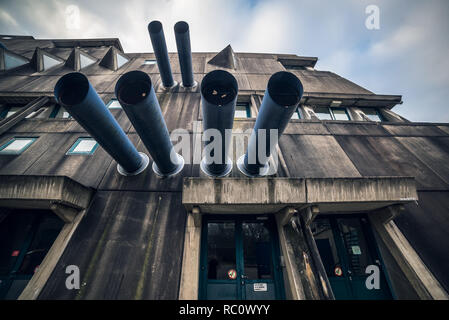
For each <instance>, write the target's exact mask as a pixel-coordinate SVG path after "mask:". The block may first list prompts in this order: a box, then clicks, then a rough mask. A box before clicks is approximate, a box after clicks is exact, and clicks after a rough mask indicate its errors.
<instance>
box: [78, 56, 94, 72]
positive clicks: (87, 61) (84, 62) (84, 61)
mask: <svg viewBox="0 0 449 320" xmlns="http://www.w3.org/2000/svg"><path fill="white" fill-rule="evenodd" d="M94 63H95V60H93V59H91V58H89V57H88V56H86V55H84V54H82V53H80V67H81V69H83V68H86V67H88V66H90V65H91V64H94Z"/></svg>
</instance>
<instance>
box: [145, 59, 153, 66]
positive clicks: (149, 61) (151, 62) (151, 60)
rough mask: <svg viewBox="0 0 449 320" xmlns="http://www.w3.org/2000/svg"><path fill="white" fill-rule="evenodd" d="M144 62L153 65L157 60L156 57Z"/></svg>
mask: <svg viewBox="0 0 449 320" xmlns="http://www.w3.org/2000/svg"><path fill="white" fill-rule="evenodd" d="M143 64H144V65H147V66H151V65H153V64H156V60H154V59H147V60H145V61H144V62H143Z"/></svg>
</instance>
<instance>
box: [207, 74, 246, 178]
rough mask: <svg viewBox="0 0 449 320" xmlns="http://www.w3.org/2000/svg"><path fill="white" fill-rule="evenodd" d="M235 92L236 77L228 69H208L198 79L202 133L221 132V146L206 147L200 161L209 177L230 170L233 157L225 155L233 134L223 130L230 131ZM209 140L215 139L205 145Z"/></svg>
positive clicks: (235, 99) (223, 173) (220, 175)
mask: <svg viewBox="0 0 449 320" xmlns="http://www.w3.org/2000/svg"><path fill="white" fill-rule="evenodd" d="M237 93H238V85H237V80H236V79H235V78H234V76H233V75H232V74H230V73H229V72H227V71H223V70H215V71H212V72H209V73H208V74H206V76H205V77H204V78H203V81H202V82H201V108H202V110H203V132H204V133H203V134H205V135H206V136H208V134H207V130H209V129H215V130H217V131H218V132H219V133H220V135H221V136H220V137H221V141H220V142H219V143H220V144H221V150H217V149H212V150H211V152H208V151H206V154H205V156H204V158H203V159H202V161H201V165H200V167H201V170H202V171H203V172H204V173H206V174H207V175H209V176H212V177H224V176H226V175H228V174H229V173H230V172H231V170H232V160H231V159H230V158H229V157H228V153H229V147H230V144H231V138H232V136H230V137H228V136H227V135H226V131H228V132H229V131H231V130H232V126H233V124H234V112H235V105H236V102H237ZM226 129H228V130H226ZM218 132H216V133H218ZM212 137H213V136H212ZM212 137H209V138H212ZM211 143H214V140H213V139H210V140H209V141H208V142H206V143H205V149H207V145H209V144H211ZM214 145H215V143H214ZM217 151H219V152H221V153H220V154H218V157H217V158H219V159H218V161H215V160H216V157H215V152H217Z"/></svg>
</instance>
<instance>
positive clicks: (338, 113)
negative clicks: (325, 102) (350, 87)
mask: <svg viewBox="0 0 449 320" xmlns="http://www.w3.org/2000/svg"><path fill="white" fill-rule="evenodd" d="M331 111H332V115H333V117H334V120H351V119H349V115H348V113H347V112H346V108H331Z"/></svg>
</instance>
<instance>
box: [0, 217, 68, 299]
mask: <svg viewBox="0 0 449 320" xmlns="http://www.w3.org/2000/svg"><path fill="white" fill-rule="evenodd" d="M63 226H64V222H63V221H62V220H61V219H60V218H58V217H57V216H56V215H55V214H54V213H53V212H51V211H47V210H45V211H44V210H21V209H15V210H14V211H12V212H10V213H6V214H5V215H4V216H3V217H2V219H1V221H0V243H1V244H2V245H1V246H0V300H2V299H6V300H11V299H17V298H18V297H19V296H20V294H21V293H22V291H23V290H24V289H25V287H26V285H27V284H28V282H29V281H30V279H31V278H32V277H33V275H34V274H35V273H36V271H37V270H38V269H39V266H40V265H41V264H42V261H43V260H44V258H45V256H46V255H47V253H48V252H49V250H50V248H51V246H52V245H53V243H54V241H55V240H56V238H57V237H58V235H59V233H60V231H61V230H62V228H63Z"/></svg>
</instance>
